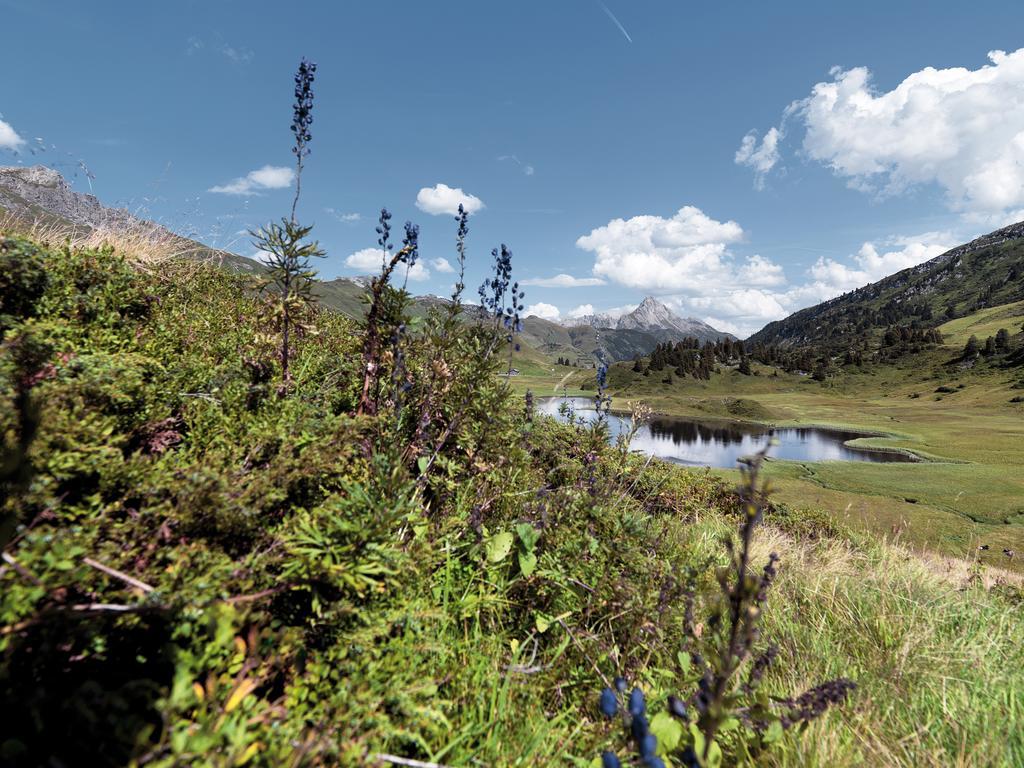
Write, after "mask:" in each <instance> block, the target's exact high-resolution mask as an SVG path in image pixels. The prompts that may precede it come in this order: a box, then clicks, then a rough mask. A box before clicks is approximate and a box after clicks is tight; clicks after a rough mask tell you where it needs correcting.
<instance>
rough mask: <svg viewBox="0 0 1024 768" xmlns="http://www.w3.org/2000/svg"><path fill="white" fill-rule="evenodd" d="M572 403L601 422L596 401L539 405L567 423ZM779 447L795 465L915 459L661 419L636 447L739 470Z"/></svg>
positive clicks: (799, 431)
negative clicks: (742, 461)
mask: <svg viewBox="0 0 1024 768" xmlns="http://www.w3.org/2000/svg"><path fill="white" fill-rule="evenodd" d="M563 403H567V404H569V405H570V406H571V407H572V408H573V410H574V412H575V414H576V418H577V419H579V418H583V419H584V420H586V421H588V422H589V421H593V420H594V419H595V418H597V413H596V412H595V411H594V402H593V400H591V399H589V398H584V397H569V398H562V397H546V398H539V399H538V400H537V406H536V407H537V410H538V411H539V412H540V413H545V414H547V415H549V416H555V417H556V418H558V419H560V420H563V421H564V418H563V417H562V415H561V414H560V408H561V406H562V404H563ZM629 423H630V419H629V417H628V416H614V415H612V416H609V426H610V428H611V432H612V435H613V436H615V435H618V434H619V433H620V432H622V431H624V430H625V429H626V428H628V426H629ZM772 437H774V438H775V440H776V445H773V446H772V447H771V450H770V451H769V454H768V455H769V456H770V457H772V458H774V459H787V460H790V461H876V462H894V461H895V462H908V461H914V460H915V459H914V458H913V457H911V456H908V455H906V454H903V453H896V452H889V451H872V450H867V449H863V448H850V447H849V446H847V445H845V444H844V443H845V442H846V441H847V440H853V439H855V438H858V437H864V435H863V434H861V433H857V432H844V431H841V430H833V429H819V428H817V427H776V428H770V427H763V426H759V425H757V424H746V423H740V422H702V421H693V420H691V419H679V418H669V417H664V416H658V417H655V418H652V419H651V420H650V422H649V423H647V424H646V425H644V426H642V427H641V428H640V429H639V431H638V432H637V434H636V437H634V438H633V442H632V444H631V446H630V447H631V448H632V449H633V450H638V451H642V452H644V453H647V454H651V455H653V456H657V457H658V458H661V459H666V460H668V461H675V462H678V463H680V464H691V465H695V466H710V467H735V466H736V461H737V459H739V458H740V457H743V456H749V455H751V454H753V453H756V452H757V451H759V450H761V448H763V447H764V446H765V444H766V443H767V442H768V440H769V439H770V438H772Z"/></svg>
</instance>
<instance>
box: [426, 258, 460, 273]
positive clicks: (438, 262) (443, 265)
mask: <svg viewBox="0 0 1024 768" xmlns="http://www.w3.org/2000/svg"><path fill="white" fill-rule="evenodd" d="M430 266H431V267H432V268H433V269H436V270H437V271H438V272H444V273H448V272H454V271H455V267H453V266H452V265H451V264H450V263H449V262H448V259H446V258H444V257H443V256H438V257H437V258H436V259H431V260H430Z"/></svg>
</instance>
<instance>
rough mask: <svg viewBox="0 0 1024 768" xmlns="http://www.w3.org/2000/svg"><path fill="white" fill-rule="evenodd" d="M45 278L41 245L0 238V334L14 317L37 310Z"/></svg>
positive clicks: (33, 313)
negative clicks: (39, 246)
mask: <svg viewBox="0 0 1024 768" xmlns="http://www.w3.org/2000/svg"><path fill="white" fill-rule="evenodd" d="M47 280H48V278H47V274H46V264H45V262H44V261H43V251H42V250H41V249H40V248H38V247H37V246H35V245H33V244H32V243H29V242H26V241H25V240H15V239H12V238H6V237H5V238H0V338H2V337H3V336H2V335H3V333H4V331H5V330H6V329H7V328H8V327H9V326H10V325H12V324H13V323H14V322H15V321H17V320H19V319H24V318H27V317H32V316H33V315H35V314H36V309H37V306H36V305H37V303H38V301H39V299H41V298H42V296H43V293H44V292H45V291H46V284H47Z"/></svg>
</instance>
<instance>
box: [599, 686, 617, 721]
mask: <svg viewBox="0 0 1024 768" xmlns="http://www.w3.org/2000/svg"><path fill="white" fill-rule="evenodd" d="M598 707H599V708H600V710H601V714H602V715H604V716H605V717H615V714H616V713H617V712H618V711H619V700H618V698H617V697H616V696H615V691H613V690H612V689H611V688H604V689H602V690H601V699H600V701H599V702H598Z"/></svg>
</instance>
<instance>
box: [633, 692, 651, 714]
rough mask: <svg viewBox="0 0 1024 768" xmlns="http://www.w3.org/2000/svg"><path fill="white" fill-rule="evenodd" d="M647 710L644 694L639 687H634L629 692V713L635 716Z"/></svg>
mask: <svg viewBox="0 0 1024 768" xmlns="http://www.w3.org/2000/svg"><path fill="white" fill-rule="evenodd" d="M646 711H647V702H645V701H644V694H643V691H641V690H640V689H639V688H634V689H633V690H632V691H630V694H629V714H631V715H633V717H636V716H637V715H642V714H644V713H645V712H646Z"/></svg>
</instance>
